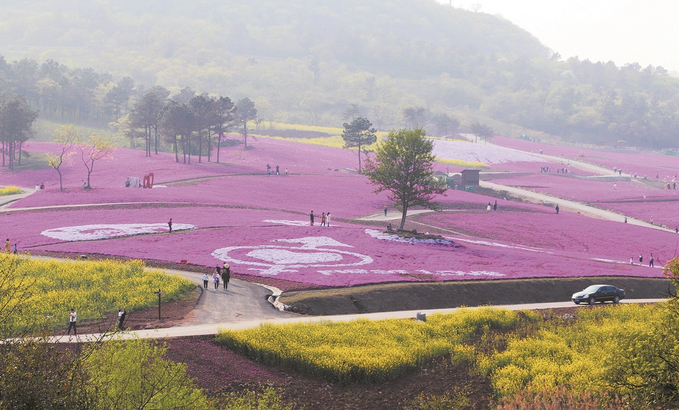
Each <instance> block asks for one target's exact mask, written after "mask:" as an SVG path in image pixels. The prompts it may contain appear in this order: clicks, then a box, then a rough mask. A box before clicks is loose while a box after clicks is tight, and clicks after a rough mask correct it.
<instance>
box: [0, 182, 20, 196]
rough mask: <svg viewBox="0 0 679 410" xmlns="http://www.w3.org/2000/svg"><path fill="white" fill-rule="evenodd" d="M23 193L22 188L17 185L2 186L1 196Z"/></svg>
mask: <svg viewBox="0 0 679 410" xmlns="http://www.w3.org/2000/svg"><path fill="white" fill-rule="evenodd" d="M20 193H21V188H19V187H16V186H12V185H10V186H7V187H4V188H0V196H5V195H15V194H20Z"/></svg>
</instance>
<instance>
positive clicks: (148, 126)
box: [130, 90, 165, 157]
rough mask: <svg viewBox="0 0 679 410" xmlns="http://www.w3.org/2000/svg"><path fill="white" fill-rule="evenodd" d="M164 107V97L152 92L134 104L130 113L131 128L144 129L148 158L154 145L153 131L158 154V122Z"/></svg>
mask: <svg viewBox="0 0 679 410" xmlns="http://www.w3.org/2000/svg"><path fill="white" fill-rule="evenodd" d="M164 105H165V102H164V99H163V97H161V96H160V95H159V94H158V93H157V92H156V91H154V90H151V91H149V92H147V93H146V94H144V96H143V97H142V98H141V99H140V100H139V101H137V102H136V103H135V104H134V107H133V108H132V112H131V113H130V123H131V126H132V127H134V128H143V129H144V141H145V142H146V156H147V157H150V156H151V150H152V149H153V145H154V144H153V143H154V138H153V133H152V131H155V153H156V154H158V121H159V120H160V113H161V112H162V110H163V107H164Z"/></svg>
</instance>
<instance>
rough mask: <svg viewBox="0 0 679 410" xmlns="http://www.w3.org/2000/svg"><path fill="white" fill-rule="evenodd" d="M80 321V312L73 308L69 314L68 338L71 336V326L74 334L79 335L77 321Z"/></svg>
mask: <svg viewBox="0 0 679 410" xmlns="http://www.w3.org/2000/svg"><path fill="white" fill-rule="evenodd" d="M77 321H78V313H77V312H76V311H75V309H73V308H71V313H69V314H68V332H66V334H67V335H68V338H69V339H70V338H71V328H72V329H73V336H78V330H77V329H76V322H77Z"/></svg>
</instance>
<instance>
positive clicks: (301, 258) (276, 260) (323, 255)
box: [247, 249, 342, 265]
mask: <svg viewBox="0 0 679 410" xmlns="http://www.w3.org/2000/svg"><path fill="white" fill-rule="evenodd" d="M247 255H248V256H249V257H251V258H254V259H259V260H263V261H266V262H270V263H273V264H275V265H294V264H304V265H308V264H313V263H328V262H337V261H341V260H342V255H340V254H339V253H332V252H318V251H314V252H298V251H295V252H292V251H289V250H287V249H255V250H253V251H250V252H248V254H247Z"/></svg>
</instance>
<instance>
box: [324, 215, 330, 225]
mask: <svg viewBox="0 0 679 410" xmlns="http://www.w3.org/2000/svg"><path fill="white" fill-rule="evenodd" d="M325 220H326V222H325V223H326V225H325V226H330V212H328V213H326V214H325Z"/></svg>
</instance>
